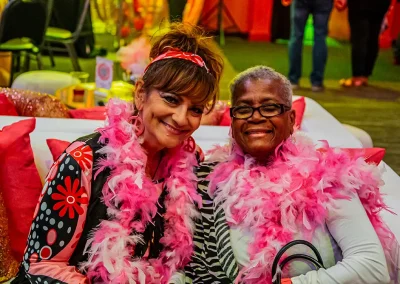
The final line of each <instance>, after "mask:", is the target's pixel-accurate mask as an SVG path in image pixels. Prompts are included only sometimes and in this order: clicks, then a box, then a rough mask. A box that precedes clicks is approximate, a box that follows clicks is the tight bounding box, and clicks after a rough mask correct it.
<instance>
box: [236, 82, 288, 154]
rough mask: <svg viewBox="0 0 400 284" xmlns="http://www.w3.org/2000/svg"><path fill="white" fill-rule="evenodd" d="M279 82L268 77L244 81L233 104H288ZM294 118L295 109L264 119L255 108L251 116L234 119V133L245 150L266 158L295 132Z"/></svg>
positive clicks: (239, 144)
mask: <svg viewBox="0 0 400 284" xmlns="http://www.w3.org/2000/svg"><path fill="white" fill-rule="evenodd" d="M279 83H280V82H279V81H270V80H267V79H258V80H251V79H249V80H247V81H245V82H244V83H243V84H242V85H241V86H239V87H238V88H237V90H236V94H235V95H236V98H237V99H236V101H235V102H234V106H252V107H259V106H261V105H265V104H287V102H285V100H284V99H283V98H282V97H281V96H280V95H279ZM294 121H295V112H294V110H289V111H286V112H284V113H283V114H280V115H277V116H274V117H271V118H265V117H263V116H261V114H260V113H259V112H258V111H254V113H253V116H252V117H250V118H248V119H236V118H232V135H233V138H234V139H235V141H236V143H237V144H238V146H239V147H240V148H241V149H242V150H243V152H244V153H246V154H249V155H251V156H253V157H255V158H256V159H257V160H260V161H265V160H266V159H268V157H270V155H271V154H273V153H274V151H275V148H276V147H277V146H278V145H279V144H280V143H281V142H282V141H284V140H286V139H287V138H288V137H289V136H290V135H291V133H293V126H294Z"/></svg>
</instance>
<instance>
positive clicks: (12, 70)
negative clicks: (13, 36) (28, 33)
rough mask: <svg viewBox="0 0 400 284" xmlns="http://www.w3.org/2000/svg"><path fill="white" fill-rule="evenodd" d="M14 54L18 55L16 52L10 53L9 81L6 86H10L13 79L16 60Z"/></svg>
mask: <svg viewBox="0 0 400 284" xmlns="http://www.w3.org/2000/svg"><path fill="white" fill-rule="evenodd" d="M16 56H18V53H14V52H12V53H11V69H10V81H9V82H8V87H10V88H11V85H12V83H13V79H14V72H15V71H14V70H15V64H16V61H17V58H16Z"/></svg>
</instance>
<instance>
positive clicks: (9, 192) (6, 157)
mask: <svg viewBox="0 0 400 284" xmlns="http://www.w3.org/2000/svg"><path fill="white" fill-rule="evenodd" d="M35 125H36V120H35V119H34V118H31V119H27V120H22V121H18V122H16V123H13V124H11V125H9V126H5V127H4V128H3V129H2V130H1V131H0V163H1V165H2V166H1V167H0V190H1V191H2V193H3V197H4V205H5V207H6V212H7V217H8V228H9V232H8V233H9V236H10V243H11V250H12V253H13V255H14V257H15V258H16V259H17V260H22V256H23V253H24V249H25V245H26V240H27V237H28V233H29V229H30V226H31V222H32V216H33V213H34V211H35V206H36V203H37V200H38V198H39V195H40V192H41V189H42V183H41V181H40V176H39V173H38V171H37V169H36V165H35V162H34V158H33V151H32V148H31V144H30V138H29V134H30V133H31V132H32V131H33V130H34V129H35Z"/></svg>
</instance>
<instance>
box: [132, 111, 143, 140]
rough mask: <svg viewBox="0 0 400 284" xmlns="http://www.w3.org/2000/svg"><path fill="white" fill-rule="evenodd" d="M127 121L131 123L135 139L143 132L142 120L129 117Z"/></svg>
mask: <svg viewBox="0 0 400 284" xmlns="http://www.w3.org/2000/svg"><path fill="white" fill-rule="evenodd" d="M129 121H131V123H132V127H133V129H134V131H135V134H136V136H137V137H140V136H141V135H142V134H143V132H144V124H143V120H142V118H141V117H140V116H139V114H137V115H133V116H131V117H130V119H129Z"/></svg>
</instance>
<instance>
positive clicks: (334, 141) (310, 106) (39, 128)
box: [0, 98, 400, 242]
mask: <svg viewBox="0 0 400 284" xmlns="http://www.w3.org/2000/svg"><path fill="white" fill-rule="evenodd" d="M23 119H27V118H26V117H13V116H0V129H1V128H3V127H4V126H6V125H9V124H11V123H14V122H16V121H19V120H23ZM103 125H104V122H103V121H98V120H80V119H54V118H36V128H35V130H34V131H33V133H32V134H31V136H30V137H31V145H32V149H33V153H34V157H35V163H36V165H37V168H38V171H39V174H40V176H41V178H42V180H43V179H44V177H45V175H46V174H47V172H48V170H49V167H50V166H51V164H52V161H53V159H52V156H51V153H50V150H49V149H48V146H47V144H46V139H49V138H55V139H60V140H65V141H69V142H71V141H74V140H75V139H76V138H78V137H81V136H85V135H88V134H90V133H93V132H94V131H95V129H96V128H98V127H101V126H103ZM301 130H302V131H304V132H306V133H307V134H308V136H309V137H311V138H312V139H313V141H315V142H318V141H319V140H327V141H328V142H329V144H330V145H331V146H333V147H347V148H361V147H362V145H361V142H360V141H359V140H357V138H356V137H354V136H353V135H352V134H351V133H350V132H349V131H348V130H347V129H346V128H345V127H343V126H342V124H341V123H340V122H339V121H337V120H336V119H335V118H334V117H333V116H332V115H331V114H329V113H328V112H327V111H326V110H325V109H324V108H322V107H321V106H320V105H319V104H318V103H317V102H315V101H313V100H311V99H309V98H306V110H305V114H304V118H303V123H302V128H301ZM193 138H194V139H195V140H196V143H197V144H198V145H199V146H200V147H201V148H202V149H203V151H207V150H209V149H210V148H211V147H212V146H213V145H215V144H225V143H226V142H227V141H228V138H229V127H221V126H201V127H200V128H199V129H198V130H197V131H196V132H195V133H194V134H193ZM380 167H381V168H385V170H386V172H385V173H384V174H383V179H384V181H385V185H384V186H383V187H382V192H383V193H384V194H386V196H385V201H386V202H387V204H388V205H389V206H390V207H391V208H392V209H393V211H394V212H396V213H397V214H398V215H397V216H396V215H392V214H389V213H387V212H383V213H382V216H383V218H384V219H385V221H387V222H388V224H391V225H390V227H391V229H392V230H393V231H394V233H395V234H396V236H397V238H398V240H399V242H400V225H399V224H400V177H399V176H398V175H397V174H396V173H395V172H394V171H393V170H392V169H391V168H390V167H389V166H388V165H386V164H385V163H384V162H382V163H381V165H380Z"/></svg>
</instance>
